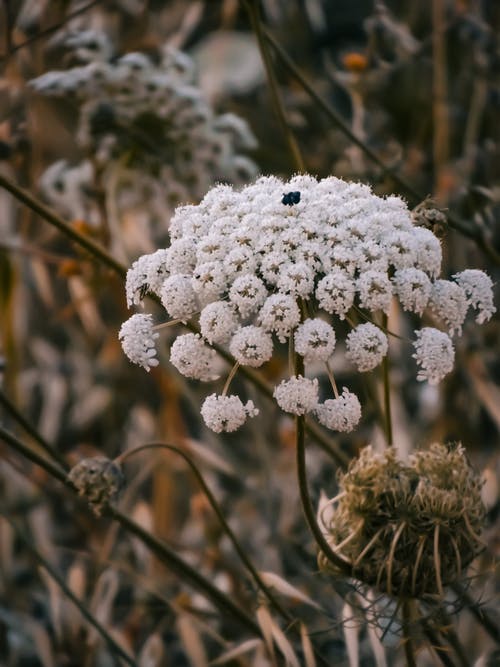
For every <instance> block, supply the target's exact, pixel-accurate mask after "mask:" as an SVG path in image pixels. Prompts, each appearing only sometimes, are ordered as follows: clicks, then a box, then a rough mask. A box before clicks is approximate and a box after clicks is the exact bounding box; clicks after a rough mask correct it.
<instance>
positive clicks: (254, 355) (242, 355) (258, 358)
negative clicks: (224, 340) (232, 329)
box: [229, 325, 273, 368]
mask: <svg viewBox="0 0 500 667" xmlns="http://www.w3.org/2000/svg"><path fill="white" fill-rule="evenodd" d="M229 351H230V352H231V354H232V355H233V357H234V358H235V359H236V361H237V362H238V363H239V364H241V365H242V366H253V367H254V368H258V367H259V366H262V364H263V363H265V362H266V361H269V359H270V358H271V356H272V354H273V340H272V338H271V335H270V334H269V333H267V331H264V329H262V328H261V327H256V326H253V325H250V326H247V327H241V328H240V329H238V331H237V332H236V333H235V334H234V336H233V337H232V338H231V342H230V343H229Z"/></svg>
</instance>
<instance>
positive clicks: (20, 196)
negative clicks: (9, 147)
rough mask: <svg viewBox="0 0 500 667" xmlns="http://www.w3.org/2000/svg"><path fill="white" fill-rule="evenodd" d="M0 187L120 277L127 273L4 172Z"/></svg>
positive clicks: (97, 245)
mask: <svg viewBox="0 0 500 667" xmlns="http://www.w3.org/2000/svg"><path fill="white" fill-rule="evenodd" d="M0 187H2V188H5V190H7V191H8V192H10V193H11V194H12V195H14V197H15V198H16V199H17V200H19V201H20V202H22V203H23V204H26V206H28V207H29V208H30V209H31V210H32V211H34V212H35V213H37V214H38V215H39V216H40V217H41V218H43V219H44V220H45V221H46V222H48V223H49V224H51V225H52V226H53V227H56V229H58V230H59V231H60V232H62V233H63V234H64V235H65V236H67V237H68V238H70V239H71V240H72V241H74V242H75V243H77V244H78V245H79V246H80V247H82V248H84V249H85V250H87V252H89V253H90V254H91V255H92V256H93V257H95V258H96V259H99V260H100V261H101V262H102V263H103V264H105V265H106V266H107V267H108V268H110V269H112V270H113V271H115V273H117V274H118V275H119V276H120V277H121V278H125V276H126V275H127V269H126V268H125V267H124V266H123V265H122V264H120V262H118V261H117V260H116V259H114V258H113V257H112V256H111V255H110V254H109V253H108V252H107V251H106V250H105V249H104V248H103V247H102V246H101V245H99V244H98V243H95V242H94V241H92V239H89V238H87V237H86V236H84V235H83V234H80V232H78V231H77V230H76V229H75V228H74V227H72V226H71V225H69V224H68V223H67V222H66V221H65V220H63V219H62V218H61V217H60V216H58V215H57V214H56V213H55V212H54V211H53V210H52V209H51V208H49V207H48V206H46V205H45V204H43V203H42V202H41V201H40V200H38V199H36V198H35V197H33V196H32V195H31V194H30V193H29V192H28V191H27V190H25V189H24V188H21V187H19V186H18V185H16V184H15V183H14V182H13V181H11V180H10V179H9V178H7V177H6V176H5V175H4V174H2V173H0Z"/></svg>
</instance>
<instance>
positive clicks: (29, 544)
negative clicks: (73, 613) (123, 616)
mask: <svg viewBox="0 0 500 667" xmlns="http://www.w3.org/2000/svg"><path fill="white" fill-rule="evenodd" d="M1 515H2V516H3V518H4V519H5V520H6V521H7V522H8V523H9V524H10V525H11V527H12V528H13V530H14V531H15V533H16V537H17V538H18V539H19V540H20V541H21V542H22V543H23V544H24V546H25V547H26V548H27V549H28V551H29V552H31V554H32V555H33V556H34V557H35V558H36V560H37V561H38V562H39V563H40V565H41V566H42V567H43V569H44V570H45V571H46V572H47V573H48V575H49V576H50V578H51V579H53V580H54V581H55V582H56V584H57V585H58V586H59V588H60V589H61V590H62V591H63V593H64V595H65V596H66V597H67V598H69V599H70V600H71V602H72V603H73V604H74V605H75V607H77V609H78V610H79V612H80V613H81V615H82V616H83V617H84V618H85V620H86V621H87V622H88V623H90V625H91V626H92V627H94V628H95V629H96V630H97V632H98V633H99V634H100V635H101V637H102V638H103V639H104V641H106V643H107V644H109V647H110V648H111V649H112V650H113V651H114V652H115V653H116V654H117V655H118V656H120V658H121V659H122V660H124V661H125V662H126V663H127V665H130V666H131V667H136V664H137V663H136V662H135V660H134V659H133V658H132V657H131V656H130V655H129V654H128V653H126V651H124V650H123V649H122V647H121V646H120V645H119V644H118V643H117V642H116V641H115V640H114V639H113V637H112V636H111V635H110V634H109V632H108V631H107V630H106V628H105V627H104V626H103V625H102V624H101V623H100V622H99V621H98V619H96V618H95V616H94V615H93V614H92V613H91V612H90V611H89V610H88V609H87V607H86V606H85V604H84V603H83V602H82V601H81V600H79V599H78V598H77V597H76V595H75V594H74V593H73V591H72V590H71V588H70V587H69V586H67V584H66V582H65V581H64V579H63V578H62V577H61V576H59V574H58V572H57V571H56V570H55V568H53V567H52V565H51V564H50V563H49V561H48V560H47V559H46V558H44V556H43V555H42V554H41V553H40V552H39V551H38V549H37V548H36V547H35V545H34V544H33V543H32V542H31V540H29V539H28V538H27V537H26V535H24V533H23V532H22V531H21V530H20V529H19V528H18V527H17V526H16V525H15V524H14V522H13V521H12V520H11V519H10V518H9V517H8V516H7V515H6V514H4V512H1Z"/></svg>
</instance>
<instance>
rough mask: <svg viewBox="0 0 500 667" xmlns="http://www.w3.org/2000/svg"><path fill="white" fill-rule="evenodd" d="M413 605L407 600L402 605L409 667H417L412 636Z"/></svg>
mask: <svg viewBox="0 0 500 667" xmlns="http://www.w3.org/2000/svg"><path fill="white" fill-rule="evenodd" d="M411 604H412V603H411V601H410V600H408V599H405V600H403V601H402V605H401V608H402V611H403V622H402V626H403V644H404V651H405V657H406V664H407V667H417V662H416V660H415V648H414V644H413V639H412V636H411Z"/></svg>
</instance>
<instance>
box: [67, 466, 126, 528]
mask: <svg viewBox="0 0 500 667" xmlns="http://www.w3.org/2000/svg"><path fill="white" fill-rule="evenodd" d="M68 480H69V481H70V482H71V483H72V484H73V485H74V486H75V487H76V489H77V490H78V495H80V496H84V497H85V498H86V499H87V501H88V503H89V505H90V506H91V508H92V510H93V512H94V514H96V515H97V516H99V515H100V514H101V512H102V509H103V507H104V506H105V505H107V504H108V503H109V502H110V501H111V500H113V499H114V498H116V496H117V495H118V494H119V492H120V491H121V489H122V488H123V485H124V483H125V480H124V477H123V473H122V471H121V468H120V466H119V465H118V464H116V463H114V461H110V460H109V459H107V458H105V457H103V456H96V457H93V458H89V459H83V460H82V461H80V462H79V463H77V464H76V465H75V466H74V467H73V468H71V470H70V471H69V474H68Z"/></svg>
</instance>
